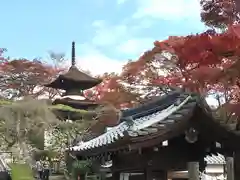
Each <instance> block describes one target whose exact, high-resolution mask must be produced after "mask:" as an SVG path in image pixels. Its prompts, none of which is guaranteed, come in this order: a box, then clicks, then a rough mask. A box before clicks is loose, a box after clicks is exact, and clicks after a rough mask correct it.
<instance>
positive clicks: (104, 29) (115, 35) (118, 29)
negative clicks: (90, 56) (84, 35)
mask: <svg viewBox="0 0 240 180" xmlns="http://www.w3.org/2000/svg"><path fill="white" fill-rule="evenodd" d="M92 25H93V27H94V28H95V29H96V32H95V35H94V37H93V38H92V43H93V44H94V45H97V46H110V45H113V44H115V43H117V42H118V40H119V39H121V38H123V37H125V36H126V34H127V26H126V25H124V24H120V25H115V26H111V25H108V24H107V23H106V22H104V21H102V20H98V21H94V22H93V23H92Z"/></svg>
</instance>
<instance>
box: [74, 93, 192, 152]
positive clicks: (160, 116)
mask: <svg viewBox="0 0 240 180" xmlns="http://www.w3.org/2000/svg"><path fill="white" fill-rule="evenodd" d="M162 103H164V102H162ZM195 105H196V100H195V99H194V97H193V96H191V95H188V94H185V95H181V96H179V97H177V98H175V102H174V103H171V104H169V105H168V106H167V107H166V108H164V109H158V108H159V106H156V107H154V108H152V109H150V110H151V112H154V113H148V115H146V116H142V117H137V118H135V117H134V116H131V117H129V118H132V120H131V124H129V122H127V121H123V122H122V123H120V124H119V125H117V126H115V127H113V128H111V129H110V130H109V131H107V132H106V133H104V134H102V135H100V136H98V137H96V138H94V139H92V140H90V141H87V142H83V143H81V144H79V145H78V146H74V147H72V148H70V150H73V151H84V150H88V149H93V148H96V147H101V146H105V145H108V144H111V143H113V142H116V141H118V140H119V139H121V138H122V137H124V136H125V135H127V136H129V137H131V136H134V137H135V136H141V135H146V134H149V133H155V132H157V131H158V130H159V129H160V128H162V127H165V125H166V124H172V123H174V122H176V121H178V120H180V119H183V117H185V116H186V115H188V114H189V113H191V109H193V108H192V107H194V106H195Z"/></svg>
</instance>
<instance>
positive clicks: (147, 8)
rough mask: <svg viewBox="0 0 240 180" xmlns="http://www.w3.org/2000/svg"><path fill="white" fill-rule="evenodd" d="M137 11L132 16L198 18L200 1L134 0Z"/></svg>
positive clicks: (171, 18) (170, 18)
mask: <svg viewBox="0 0 240 180" xmlns="http://www.w3.org/2000/svg"><path fill="white" fill-rule="evenodd" d="M136 2H137V6H138V8H137V11H136V13H135V14H134V15H133V17H134V18H143V17H150V18H159V19H165V20H179V19H184V18H188V19H189V18H190V19H195V18H199V12H200V3H199V1H198V0H148V1H146V0H136Z"/></svg>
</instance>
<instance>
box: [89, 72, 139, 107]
mask: <svg viewBox="0 0 240 180" xmlns="http://www.w3.org/2000/svg"><path fill="white" fill-rule="evenodd" d="M99 78H101V79H103V82H102V83H101V84H99V85H98V86H96V87H94V88H92V89H90V90H87V91H86V92H85V95H86V96H87V97H88V98H90V99H92V100H95V101H97V102H99V103H100V104H105V103H108V104H111V105H113V106H114V107H115V108H118V109H122V108H128V107H132V106H133V105H134V103H135V102H136V101H137V99H138V94H136V93H132V92H130V90H129V89H128V88H127V87H125V86H124V85H123V84H121V79H120V77H119V76H118V75H116V74H114V73H112V74H108V73H105V74H104V75H102V76H101V77H99Z"/></svg>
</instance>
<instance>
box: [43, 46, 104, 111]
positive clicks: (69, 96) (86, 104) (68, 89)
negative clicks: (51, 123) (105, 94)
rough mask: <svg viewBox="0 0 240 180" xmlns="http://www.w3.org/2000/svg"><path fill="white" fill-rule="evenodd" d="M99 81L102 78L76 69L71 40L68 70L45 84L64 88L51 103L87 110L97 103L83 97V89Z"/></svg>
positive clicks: (73, 47) (55, 87)
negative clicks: (60, 94)
mask: <svg viewBox="0 0 240 180" xmlns="http://www.w3.org/2000/svg"><path fill="white" fill-rule="evenodd" d="M101 82H102V80H100V79H96V78H93V77H91V76H89V75H87V74H86V73H83V72H81V71H79V70H78V68H77V67H76V57H75V42H72V65H71V67H70V68H69V70H68V72H67V73H65V74H61V75H59V76H58V77H57V78H56V79H55V80H54V81H53V82H51V83H49V84H47V85H45V86H46V87H51V88H54V89H60V90H65V93H64V94H63V95H62V97H61V98H57V99H56V100H55V101H54V102H53V105H57V104H62V105H66V106H70V107H72V108H75V109H81V110H88V109H91V108H95V107H97V105H98V104H97V103H96V102H94V101H91V100H89V99H87V98H85V97H84V95H83V91H84V90H86V89H90V88H92V87H94V86H96V85H98V84H100V83H101ZM64 114H66V113H62V114H61V115H62V116H64ZM65 116H66V115H65ZM68 116H69V114H68Z"/></svg>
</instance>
